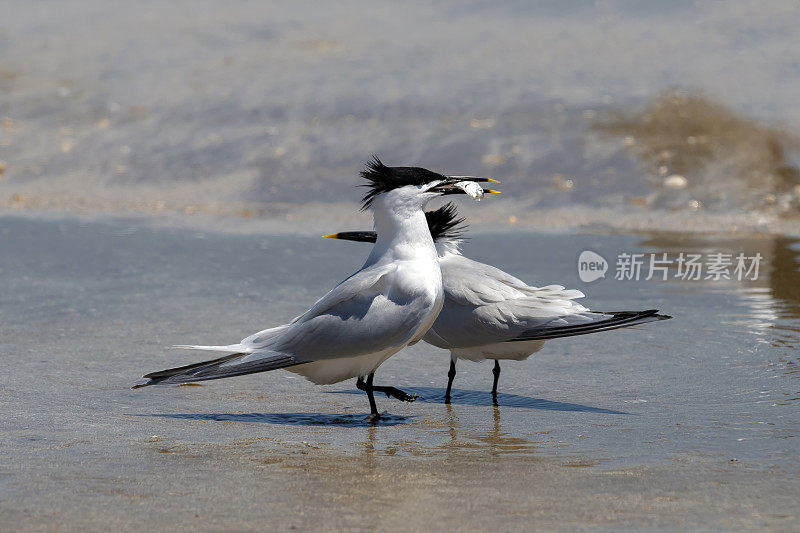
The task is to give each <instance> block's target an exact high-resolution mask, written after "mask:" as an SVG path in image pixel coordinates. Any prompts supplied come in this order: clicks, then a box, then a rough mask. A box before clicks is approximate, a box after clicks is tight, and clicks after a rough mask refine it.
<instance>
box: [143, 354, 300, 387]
mask: <svg viewBox="0 0 800 533" xmlns="http://www.w3.org/2000/svg"><path fill="white" fill-rule="evenodd" d="M250 355H251V354H246V353H232V354H229V355H225V356H223V357H219V358H217V359H211V360H210V361H203V362H201V363H195V364H192V365H185V366H179V367H176V368H169V369H167V370H159V371H158V372H151V373H149V374H145V375H144V376H142V379H141V380H139V381H138V382H137V383H136V384H135V385H134V386H133V387H132V388H134V389H138V388H140V387H148V386H150V385H174V384H180V383H189V382H192V381H207V380H211V379H222V378H229V377H233V376H243V375H245V374H255V373H257V372H267V371H269V370H277V369H279V368H286V367H289V366H294V365H297V364H299V363H298V362H297V361H295V359H294V358H293V357H292V356H290V355H287V354H283V353H279V352H266V353H264V355H263V357H259V358H258V359H255V360H248V361H242V362H240V363H237V361H236V360H237V359H240V358H241V359H244V358H245V357H247V356H250Z"/></svg>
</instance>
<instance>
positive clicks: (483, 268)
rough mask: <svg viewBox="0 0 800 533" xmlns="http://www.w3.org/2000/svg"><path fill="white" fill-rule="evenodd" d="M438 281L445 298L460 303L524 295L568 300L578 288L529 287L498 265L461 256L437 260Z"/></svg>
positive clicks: (470, 303)
mask: <svg viewBox="0 0 800 533" xmlns="http://www.w3.org/2000/svg"><path fill="white" fill-rule="evenodd" d="M441 267H442V285H443V288H444V292H445V294H446V295H447V297H448V298H450V299H451V300H453V301H455V302H458V303H460V304H463V305H486V304H491V303H496V302H503V301H508V300H516V299H519V298H525V297H534V298H543V299H560V300H571V299H574V298H582V297H583V293H582V292H581V291H578V290H567V289H564V287H562V286H560V285H549V286H547V287H532V286H530V285H528V284H526V283H525V282H523V281H521V280H519V279H517V278H515V277H514V276H512V275H510V274H508V273H506V272H503V271H502V270H500V269H499V268H496V267H493V266H491V265H487V264H484V263H480V262H478V261H473V260H471V259H468V258H466V257H463V256H458V257H455V258H450V259H448V260H446V261H445V260H443V261H442V262H441Z"/></svg>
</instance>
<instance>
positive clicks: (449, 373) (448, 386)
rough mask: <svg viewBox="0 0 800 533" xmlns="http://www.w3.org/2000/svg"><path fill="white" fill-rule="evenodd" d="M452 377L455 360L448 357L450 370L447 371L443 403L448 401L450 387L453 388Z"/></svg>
mask: <svg viewBox="0 0 800 533" xmlns="http://www.w3.org/2000/svg"><path fill="white" fill-rule="evenodd" d="M454 379H456V360H455V359H450V371H449V372H448V373H447V391H446V392H445V393H444V403H450V389H452V388H453V380H454Z"/></svg>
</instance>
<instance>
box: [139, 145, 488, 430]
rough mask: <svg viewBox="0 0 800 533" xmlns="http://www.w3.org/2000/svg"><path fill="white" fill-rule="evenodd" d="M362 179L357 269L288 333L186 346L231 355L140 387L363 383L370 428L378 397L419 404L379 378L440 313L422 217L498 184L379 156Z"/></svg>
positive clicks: (438, 285)
mask: <svg viewBox="0 0 800 533" xmlns="http://www.w3.org/2000/svg"><path fill="white" fill-rule="evenodd" d="M361 176H362V178H363V179H364V180H365V187H367V193H366V194H365V195H364V197H363V199H362V209H371V210H372V212H373V217H374V228H375V232H376V233H377V235H378V237H377V239H376V240H375V245H374V246H373V247H372V251H371V253H370V254H369V257H368V258H367V260H366V262H365V263H364V265H363V266H362V267H361V269H360V270H358V271H357V272H355V273H354V274H353V275H351V276H350V277H348V278H347V279H345V280H344V281H342V282H341V283H339V285H337V286H336V287H335V288H334V289H333V290H331V291H330V292H329V293H328V294H326V295H325V296H323V297H322V298H321V299H319V300H318V301H317V302H316V303H315V304H314V305H313V306H312V307H311V309H309V310H308V311H306V312H305V313H303V314H302V315H300V316H299V317H297V318H295V319H294V320H292V321H291V322H290V323H289V324H284V325H281V326H277V327H274V328H271V329H266V330H263V331H260V332H258V333H256V334H254V335H251V336H249V337H247V338H245V339H244V340H242V341H241V342H238V343H236V344H231V345H225V346H194V345H191V346H182V347H184V348H191V349H198V350H210V351H221V352H227V354H226V355H224V356H222V357H219V358H217V359H213V360H210V361H203V362H200V363H195V364H190V365H186V366H181V367H177V368H172V369H168V370H162V371H159V372H153V373H150V374H146V375H145V376H144V377H143V379H142V380H141V381H140V382H139V383H137V384H136V385H135V387H134V388H138V387H145V386H149V385H168V384H180V383H187V382H194V381H205V380H212V379H220V378H227V377H233V376H241V375H245V374H253V373H257V372H266V371H269V370H276V369H286V370H289V371H291V372H295V373H298V374H301V375H303V376H305V377H306V378H307V379H309V380H310V381H312V382H314V383H317V384H330V383H337V382H340V381H343V380H346V379H349V378H354V377H355V378H357V382H356V384H357V386H358V388H359V389H361V390H363V391H364V392H366V394H367V397H368V399H369V403H370V413H371V417H372V418H373V419H377V418H379V416H380V415H379V413H378V410H377V407H376V404H375V399H374V396H373V392H374V391H379V392H384V393H386V394H387V396H394V397H396V398H398V399H401V400H406V401H411V400H413V398H414V397H413V396H410V395H407V394H405V393H404V392H403V391H401V390H399V389H395V388H393V387H377V386H375V385H373V376H374V373H375V370H376V369H377V368H378V367H379V366H380V365H381V363H383V362H384V361H385V360H386V359H387V358H389V357H390V356H392V355H393V354H395V353H397V352H398V351H400V350H401V349H402V348H403V347H405V346H407V345H409V344H413V343H415V342H417V341H419V340H420V339H422V337H423V336H424V335H425V334H426V333H427V331H428V330H429V329H430V327H431V325H432V324H433V322H434V320H436V317H437V315H438V314H439V311H440V310H441V308H442V304H443V301H444V296H443V295H444V293H443V290H442V275H441V269H440V267H439V258H438V255H437V253H436V248H435V246H434V244H433V239H432V237H431V234H430V231H429V230H428V224H427V221H426V219H425V213H424V208H425V206H426V204H427V203H428V201H430V200H431V199H433V198H436V197H438V196H442V195H448V194H468V193H469V194H470V196H473V197H475V196H477V193H476V192H475V191H476V189H475V187H474V186H473V185H469V184H474V183H476V182H486V181H495V180H490V179H486V178H469V177H463V176H458V177H447V176H444V175H441V174H438V173H436V172H432V171H430V170H427V169H424V168H419V167H388V166H386V165H384V164H383V163H382V162H381V161H380V160H379V159H378V158H377V157H376V158H374V159H373V160H372V161H371V162H370V163H368V164H367V166H366V168H365V170H364V171H362V173H361ZM478 188H479V187H478ZM470 191H472V193H470Z"/></svg>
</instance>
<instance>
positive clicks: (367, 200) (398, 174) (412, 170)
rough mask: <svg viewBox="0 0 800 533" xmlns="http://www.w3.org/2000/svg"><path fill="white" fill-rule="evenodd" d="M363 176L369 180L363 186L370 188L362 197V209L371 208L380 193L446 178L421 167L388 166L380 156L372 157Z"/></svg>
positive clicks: (362, 172)
mask: <svg viewBox="0 0 800 533" xmlns="http://www.w3.org/2000/svg"><path fill="white" fill-rule="evenodd" d="M361 177H362V178H364V179H365V180H367V183H363V184H362V187H367V188H369V191H367V194H365V195H364V197H363V198H362V199H361V210H362V211H363V210H365V209H369V208H370V206H371V205H372V201H373V200H375V197H376V196H378V195H379V194H383V193H385V192H389V191H391V190H392V189H397V188H398V187H404V186H406V185H424V184H426V183H430V182H432V181H438V180H443V179H445V177H444V176H442V175H441V174H437V173H436V172H432V171H430V170H428V169H426V168H420V167H387V166H386V165H384V164H383V163H382V162H381V160H380V159H378V156H376V155H373V156H372V159H370V161H369V162H368V163H367V164H366V166H365V167H364V170H362V171H361Z"/></svg>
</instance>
